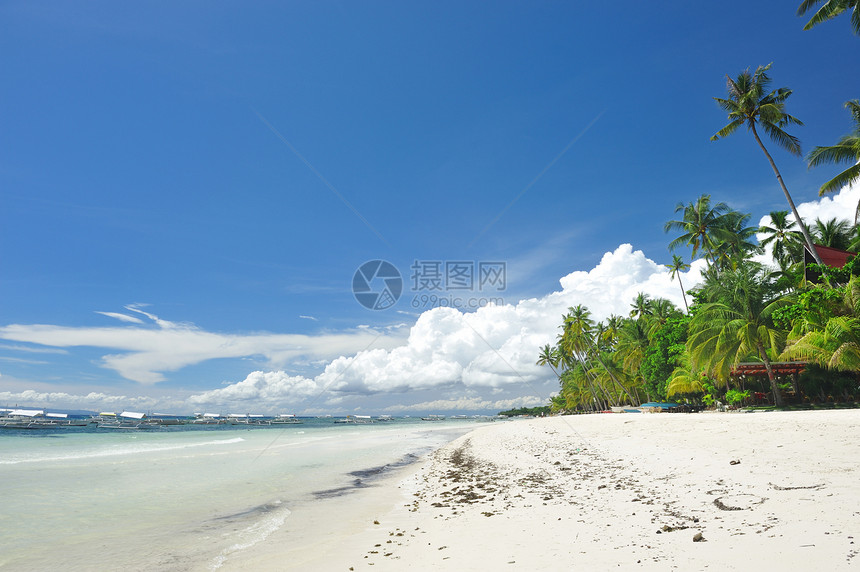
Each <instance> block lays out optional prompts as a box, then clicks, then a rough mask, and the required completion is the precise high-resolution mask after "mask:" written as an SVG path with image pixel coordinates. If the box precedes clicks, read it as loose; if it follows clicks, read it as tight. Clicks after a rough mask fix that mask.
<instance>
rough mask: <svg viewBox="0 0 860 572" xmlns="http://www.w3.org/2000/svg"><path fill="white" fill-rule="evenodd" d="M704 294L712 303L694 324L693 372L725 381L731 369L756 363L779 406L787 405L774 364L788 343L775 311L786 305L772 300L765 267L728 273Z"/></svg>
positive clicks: (691, 340) (690, 344)
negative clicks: (746, 361) (747, 362)
mask: <svg viewBox="0 0 860 572" xmlns="http://www.w3.org/2000/svg"><path fill="white" fill-rule="evenodd" d="M702 293H703V294H704V295H705V296H706V298H707V299H708V300H712V301H710V302H709V303H706V304H703V305H702V306H701V307H700V308H699V311H698V312H697V313H696V316H695V317H694V318H693V319H692V321H691V322H690V336H689V338H688V339H687V348H688V350H689V352H690V357H691V360H692V366H693V368H695V369H696V370H703V371H705V372H706V373H709V374H711V375H713V376H714V377H716V378H717V379H719V380H721V381H724V382H725V381H727V380H728V375H729V372H730V371H731V369H732V367H734V366H737V364H739V363H740V362H741V361H743V360H744V359H752V358H757V359H759V360H761V362H762V363H763V364H764V367H765V370H766V371H767V376H768V380H769V381H770V388H771V391H772V393H773V396H774V400H775V403H776V405H778V406H782V405H783V400H782V395H781V394H780V391H779V387H778V386H777V383H776V376H775V375H774V372H773V369H772V368H771V360H772V356H776V355H779V353H780V350H781V347H782V343H783V339H784V332H782V331H781V330H779V329H778V328H777V327H776V326H775V325H774V323H773V312H774V311H775V310H776V309H778V308H780V307H783V306H784V305H786V300H785V299H784V298H780V297H775V296H774V295H773V287H772V285H771V284H770V283H769V282H768V280H767V279H766V278H765V277H764V272H763V268H762V267H761V265H758V264H755V263H751V262H747V263H744V264H742V265H741V266H739V267H738V268H737V269H736V270H726V271H723V272H722V273H721V274H720V280H719V281H716V282H714V283H711V284H706V285H705V286H704V287H703V288H702Z"/></svg>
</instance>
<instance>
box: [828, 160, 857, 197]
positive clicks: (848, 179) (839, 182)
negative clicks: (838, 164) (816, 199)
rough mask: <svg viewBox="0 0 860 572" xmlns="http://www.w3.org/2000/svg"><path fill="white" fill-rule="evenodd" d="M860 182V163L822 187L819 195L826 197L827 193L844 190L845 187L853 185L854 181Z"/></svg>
mask: <svg viewBox="0 0 860 572" xmlns="http://www.w3.org/2000/svg"><path fill="white" fill-rule="evenodd" d="M857 180H860V163H858V164H856V165H854V166H853V167H848V168H847V169H845V170H844V171H842V172H841V173H839V174H838V175H836V176H835V177H833V178H832V179H830V180H829V181H827V182H826V183H824V184H823V185H821V190H820V191H819V192H818V194H819V195H824V194H826V193H835V192H837V191H840V190H842V188H843V187H846V186H847V185H849V184H851V183H852V182H854V181H857Z"/></svg>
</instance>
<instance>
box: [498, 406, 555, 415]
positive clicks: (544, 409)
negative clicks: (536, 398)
mask: <svg viewBox="0 0 860 572" xmlns="http://www.w3.org/2000/svg"><path fill="white" fill-rule="evenodd" d="M549 414H550V406H549V405H542V406H540V407H519V408H517V409H509V410H507V411H499V415H504V416H505V417H516V416H518V415H533V416H535V417H540V416H541V415H549Z"/></svg>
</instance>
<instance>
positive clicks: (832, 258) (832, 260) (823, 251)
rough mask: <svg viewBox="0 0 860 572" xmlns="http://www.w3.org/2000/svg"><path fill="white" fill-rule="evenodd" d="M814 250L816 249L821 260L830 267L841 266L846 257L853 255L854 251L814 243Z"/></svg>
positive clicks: (846, 260) (846, 259)
mask: <svg viewBox="0 0 860 572" xmlns="http://www.w3.org/2000/svg"><path fill="white" fill-rule="evenodd" d="M815 250H817V251H818V256H820V257H821V262H823V263H824V264H826V265H827V266H829V267H830V268H842V267H843V266H845V263H846V262H848V259H849V258H851V257H852V256H854V254H855V253H853V252H848V251H846V250H839V249H838V248H830V247H829V246H821V245H820V244H816V245H815Z"/></svg>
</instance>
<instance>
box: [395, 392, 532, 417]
mask: <svg viewBox="0 0 860 572" xmlns="http://www.w3.org/2000/svg"><path fill="white" fill-rule="evenodd" d="M546 402H547V398H546V397H538V396H536V395H526V396H523V397H515V398H513V399H499V400H496V401H492V400H487V399H481V398H479V397H461V398H459V399H438V400H435V401H424V402H421V403H415V404H413V405H393V406H391V407H387V408H385V411H387V412H389V413H406V412H411V411H506V410H508V409H516V408H519V407H537V406H540V405H546Z"/></svg>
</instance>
